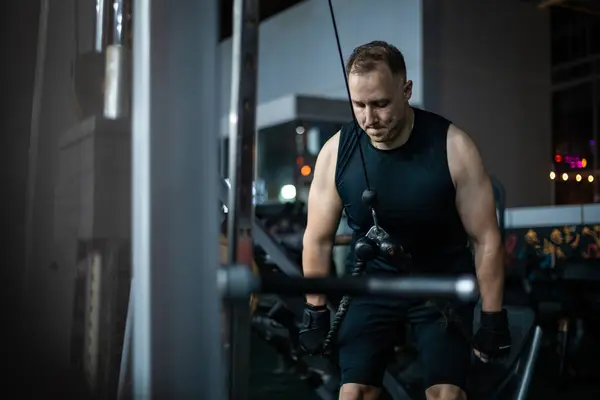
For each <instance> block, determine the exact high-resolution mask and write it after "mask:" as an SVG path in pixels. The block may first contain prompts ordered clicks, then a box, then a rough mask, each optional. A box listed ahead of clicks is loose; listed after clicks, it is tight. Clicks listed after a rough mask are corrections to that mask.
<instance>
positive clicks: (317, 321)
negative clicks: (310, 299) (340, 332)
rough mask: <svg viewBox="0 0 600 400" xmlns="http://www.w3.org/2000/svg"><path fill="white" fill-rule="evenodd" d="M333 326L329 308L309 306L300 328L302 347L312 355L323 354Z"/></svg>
mask: <svg viewBox="0 0 600 400" xmlns="http://www.w3.org/2000/svg"><path fill="white" fill-rule="evenodd" d="M330 326H331V314H330V313H329V310H328V309H327V306H318V307H315V306H311V305H310V304H307V306H306V309H305V310H304V316H303V318H302V327H301V328H300V345H301V346H302V348H303V349H304V350H305V351H306V352H307V353H308V354H311V355H316V354H319V353H321V351H322V350H323V343H324V342H325V338H327V333H329V328H330Z"/></svg>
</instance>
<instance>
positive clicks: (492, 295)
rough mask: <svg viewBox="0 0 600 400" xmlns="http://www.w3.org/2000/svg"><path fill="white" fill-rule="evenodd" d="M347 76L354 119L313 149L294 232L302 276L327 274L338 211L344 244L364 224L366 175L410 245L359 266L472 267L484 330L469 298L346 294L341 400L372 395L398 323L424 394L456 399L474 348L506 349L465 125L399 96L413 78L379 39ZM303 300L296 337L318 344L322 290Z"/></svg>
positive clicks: (491, 241)
mask: <svg viewBox="0 0 600 400" xmlns="http://www.w3.org/2000/svg"><path fill="white" fill-rule="evenodd" d="M346 74H347V76H348V84H349V89H350V96H351V101H352V107H353V109H354V113H355V116H356V120H357V122H358V125H359V128H357V127H355V126H354V125H355V124H354V122H351V123H349V124H347V125H345V126H344V127H343V128H342V129H341V130H340V131H339V132H338V133H336V134H335V135H334V136H333V137H332V138H331V139H330V140H329V141H328V142H327V143H326V144H325V145H324V147H323V148H322V149H321V152H320V154H319V156H318V158H317V162H316V166H315V172H314V179H313V182H312V186H311V189H310V194H309V199H308V225H307V228H306V232H305V234H304V241H303V243H304V250H303V269H304V275H305V276H307V277H318V276H324V275H327V274H328V271H329V263H330V260H331V251H332V244H333V240H334V235H335V232H336V229H337V227H338V224H339V221H340V216H341V213H342V209H344V210H345V212H346V214H347V217H348V224H349V226H350V227H351V228H352V230H353V232H354V241H356V240H357V239H358V238H360V237H361V236H364V235H365V234H366V232H367V231H368V230H369V228H371V227H372V226H373V219H372V217H371V214H370V211H369V209H368V207H367V206H366V205H365V204H364V203H363V202H362V201H361V195H362V193H363V191H364V190H365V189H366V188H367V182H366V180H367V179H368V180H369V186H370V188H372V189H374V190H375V191H376V194H377V203H376V205H375V207H374V208H375V211H376V214H377V219H378V224H379V226H380V227H381V228H383V229H384V230H385V231H386V232H387V233H389V234H390V236H391V238H392V241H394V242H395V243H396V244H398V245H399V246H402V248H403V249H404V251H405V252H406V253H409V254H410V260H411V262H410V263H407V262H406V259H405V257H397V256H385V255H380V256H378V257H377V258H376V259H375V260H373V261H371V262H369V263H367V267H366V271H365V272H364V273H366V274H372V275H382V276H393V275H398V274H410V273H414V274H427V273H432V274H444V273H445V274H464V273H472V272H476V274H477V279H478V282H479V288H480V292H481V300H482V315H481V317H482V327H481V329H480V330H479V332H478V333H477V334H476V335H475V337H474V338H470V333H471V331H472V317H473V307H474V306H473V304H468V305H464V304H459V303H453V302H449V301H446V302H440V301H438V300H433V299H432V300H429V301H427V300H415V299H409V298H401V299H381V298H372V297H364V298H355V299H352V301H351V302H350V307H349V310H348V313H347V315H346V317H345V319H344V321H343V322H342V325H341V328H340V332H339V335H338V337H337V342H336V343H337V346H338V354H339V364H340V370H341V379H342V387H341V389H340V399H343V400H355V399H367V400H369V399H376V398H378V396H379V393H380V387H381V384H382V380H383V374H384V370H385V367H386V363H387V362H388V361H389V358H390V354H393V346H394V345H395V344H397V343H396V342H397V340H398V339H399V337H400V336H401V334H400V329H402V327H403V326H404V324H406V323H409V324H411V326H412V329H413V331H414V333H415V337H416V342H417V343H416V345H417V348H418V351H419V357H420V358H421V364H422V365H423V369H424V371H423V373H424V385H425V388H426V397H427V399H428V400H433V399H466V394H465V387H466V378H467V371H468V368H469V366H470V362H471V354H472V352H473V351H474V352H475V354H476V355H478V356H479V357H480V358H481V359H482V360H483V361H489V360H490V359H493V358H495V357H499V356H502V355H505V354H506V353H507V352H508V351H509V349H510V334H509V332H508V323H507V318H506V312H505V311H504V310H503V308H502V301H503V299H502V296H503V285H504V271H503V259H502V254H503V250H502V246H501V241H500V233H499V230H498V225H497V220H496V211H495V204H494V198H493V191H492V187H491V183H490V179H489V177H488V175H487V174H486V172H485V170H484V167H483V163H482V161H481V158H480V155H479V152H478V150H477V148H476V146H475V144H474V143H473V141H472V140H471V138H470V137H469V136H468V135H467V134H466V133H465V132H463V131H461V130H460V129H459V128H457V127H456V126H454V125H452V124H451V122H449V121H448V120H446V119H445V118H443V117H441V116H439V115H436V114H433V113H429V112H426V111H423V110H419V109H416V108H412V107H411V106H410V105H409V100H410V98H411V94H412V82H411V81H410V80H407V76H406V66H405V62H404V57H403V56H402V53H401V52H400V51H399V50H398V49H397V48H395V47H394V46H392V45H390V44H387V43H385V42H379V41H377V42H371V43H368V44H365V45H362V46H360V47H357V48H356V49H355V50H354V52H353V53H352V55H351V57H350V59H349V60H348V62H347V65H346ZM362 159H364V164H363V161H362ZM363 168H364V169H366V177H365V171H364V169H363ZM433 238H435V239H436V241H435V242H432V240H431V239H433ZM439 238H442V239H441V241H440V240H439ZM469 241H470V242H471V243H472V244H473V245H474V246H473V247H474V250H475V257H474V260H473V255H472V253H471V249H470V247H469V246H468V244H469ZM306 301H307V308H306V310H305V319H304V327H303V330H302V332H301V338H300V339H301V342H302V343H303V345H304V346H305V348H307V349H309V350H310V351H313V352H318V351H319V346H320V345H321V344H322V341H323V338H324V336H325V335H326V332H327V331H328V329H329V324H330V316H329V312H328V311H326V307H325V304H326V301H327V299H326V297H325V296H322V295H312V294H311V295H307V298H306ZM471 339H472V340H471ZM472 343H473V347H471V345H472Z"/></svg>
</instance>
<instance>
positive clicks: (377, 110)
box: [346, 41, 412, 143]
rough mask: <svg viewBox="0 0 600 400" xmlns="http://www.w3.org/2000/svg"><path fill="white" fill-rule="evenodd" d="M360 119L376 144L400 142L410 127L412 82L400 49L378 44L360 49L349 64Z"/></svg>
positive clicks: (349, 78)
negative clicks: (409, 103)
mask: <svg viewBox="0 0 600 400" xmlns="http://www.w3.org/2000/svg"><path fill="white" fill-rule="evenodd" d="M346 74H347V75H348V84H349V86H350V97H351V100H352V106H353V108H354V113H355V115H356V119H357V120H358V123H359V125H360V127H361V128H362V129H364V131H365V132H367V134H368V135H369V137H370V138H371V140H372V141H373V142H375V143H377V142H379V143H390V142H393V141H394V140H395V139H397V137H398V135H399V134H400V132H401V131H402V128H403V127H404V125H405V124H406V114H407V110H408V108H409V105H408V101H409V100H410V97H411V95H412V81H409V80H407V79H406V64H405V63H404V56H403V55H402V53H401V52H400V50H398V49H397V48H396V47H394V46H392V45H391V44H388V43H386V42H382V41H375V42H370V43H367V44H364V45H362V46H359V47H357V48H356V49H354V51H353V52H352V55H351V56H350V58H349V59H348V62H347V63H346Z"/></svg>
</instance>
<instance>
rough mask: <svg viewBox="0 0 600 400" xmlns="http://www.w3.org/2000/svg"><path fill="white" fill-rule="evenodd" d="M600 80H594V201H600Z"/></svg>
mask: <svg viewBox="0 0 600 400" xmlns="http://www.w3.org/2000/svg"><path fill="white" fill-rule="evenodd" d="M598 82H600V77H599V78H598V79H597V80H595V81H594V83H593V84H592V91H593V92H592V107H593V109H592V115H593V117H592V137H593V140H594V148H593V152H594V153H593V154H594V163H593V167H592V168H593V169H594V170H593V172H592V176H593V177H594V181H593V182H592V185H593V186H592V188H593V190H594V196H593V199H592V201H593V202H594V203H598V202H600V199H599V198H598V197H599V196H598V175H596V174H597V173H598V167H599V165H598V148H599V147H600V146H599V145H598V136H599V134H600V132H599V131H600V115H598V114H599V113H600V93H599V92H600V84H599V83H598Z"/></svg>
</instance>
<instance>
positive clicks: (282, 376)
mask: <svg viewBox="0 0 600 400" xmlns="http://www.w3.org/2000/svg"><path fill="white" fill-rule="evenodd" d="M581 353H582V354H586V355H587V357H586V359H580V360H578V361H577V364H578V369H579V370H580V371H582V372H584V373H585V371H589V373H585V375H588V378H587V379H578V380H580V381H577V382H576V381H573V382H571V383H570V384H568V385H566V387H558V386H557V385H556V382H557V379H556V372H555V371H554V369H555V367H556V365H557V362H556V356H555V355H554V351H553V348H552V347H550V345H549V344H548V343H547V344H546V345H545V346H543V347H542V351H541V352H540V356H539V359H538V362H537V365H536V368H535V374H534V378H533V382H532V387H531V390H530V393H529V399H532V400H538V399H540V400H541V399H543V400H559V399H560V400H564V399H567V398H573V399H594V398H596V399H598V398H600V368H597V360H600V358H599V357H597V355H598V354H597V353H600V347H599V346H598V345H597V343H588V344H586V349H584V350H583V351H582V352H581ZM594 354H595V355H596V356H593V355H594ZM277 368H278V359H277V354H276V352H275V351H274V350H273V349H272V348H271V347H269V345H268V344H267V343H265V342H264V341H263V340H262V339H261V338H260V337H258V336H253V337H252V361H251V371H252V372H251V377H250V379H251V384H250V387H251V392H250V400H259V399H260V400H280V399H286V400H313V399H314V400H317V399H319V398H318V397H317V396H316V394H315V392H314V391H312V390H311V389H310V388H309V387H308V384H306V383H305V382H304V381H302V380H301V379H300V378H299V377H298V376H296V375H294V374H293V373H291V372H283V373H278V372H276V370H277ZM594 370H596V376H595V377H593V376H591V372H592V371H594ZM594 378H596V379H595V382H594ZM586 381H587V382H586Z"/></svg>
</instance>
